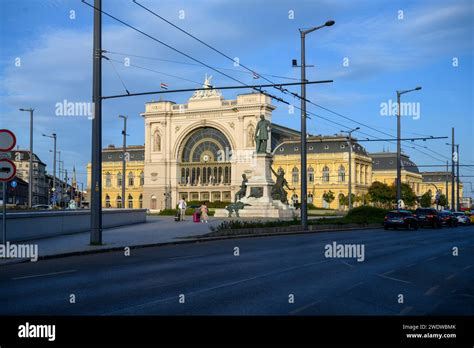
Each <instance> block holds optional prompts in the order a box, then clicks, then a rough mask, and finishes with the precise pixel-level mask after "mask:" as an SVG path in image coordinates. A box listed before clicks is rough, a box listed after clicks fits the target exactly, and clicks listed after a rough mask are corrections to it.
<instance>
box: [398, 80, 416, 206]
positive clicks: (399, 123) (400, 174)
mask: <svg viewBox="0 0 474 348" xmlns="http://www.w3.org/2000/svg"><path fill="white" fill-rule="evenodd" d="M420 89H421V87H416V88H413V89H409V90H405V91H397V106H398V108H397V210H400V208H401V204H402V159H401V152H402V148H401V140H400V139H401V117H400V116H401V105H400V104H401V103H400V96H401V95H402V94H405V93H409V92H412V91H419V90H420Z"/></svg>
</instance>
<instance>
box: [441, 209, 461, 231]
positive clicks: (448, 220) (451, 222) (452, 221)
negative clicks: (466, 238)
mask: <svg viewBox="0 0 474 348" xmlns="http://www.w3.org/2000/svg"><path fill="white" fill-rule="evenodd" d="M439 216H440V219H441V223H442V224H443V225H446V226H450V227H458V218H457V217H456V216H455V215H454V213H453V212H452V211H450V210H443V211H441V212H440V213H439Z"/></svg>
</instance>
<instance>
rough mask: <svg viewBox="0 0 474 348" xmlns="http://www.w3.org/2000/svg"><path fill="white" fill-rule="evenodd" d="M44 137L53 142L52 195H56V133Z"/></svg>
mask: <svg viewBox="0 0 474 348" xmlns="http://www.w3.org/2000/svg"><path fill="white" fill-rule="evenodd" d="M43 136H44V137H47V138H52V139H53V141H54V149H53V195H55V194H56V193H55V192H56V133H53V134H51V135H47V134H43ZM54 205H56V200H54Z"/></svg>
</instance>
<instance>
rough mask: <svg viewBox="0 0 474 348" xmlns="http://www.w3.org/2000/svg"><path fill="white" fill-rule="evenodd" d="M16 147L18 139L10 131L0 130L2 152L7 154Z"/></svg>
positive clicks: (0, 148) (0, 149)
mask: <svg viewBox="0 0 474 348" xmlns="http://www.w3.org/2000/svg"><path fill="white" fill-rule="evenodd" d="M15 145H16V137H15V134H13V132H12V131H9V130H8V129H0V151H2V152H6V151H10V150H11V149H13V148H14V147H15Z"/></svg>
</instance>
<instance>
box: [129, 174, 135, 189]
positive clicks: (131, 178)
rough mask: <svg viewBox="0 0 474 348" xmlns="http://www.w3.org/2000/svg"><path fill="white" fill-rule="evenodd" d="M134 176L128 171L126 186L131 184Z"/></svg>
mask: <svg viewBox="0 0 474 348" xmlns="http://www.w3.org/2000/svg"><path fill="white" fill-rule="evenodd" d="M134 178H135V176H134V175H133V173H132V172H129V173H128V186H133V182H134Z"/></svg>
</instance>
